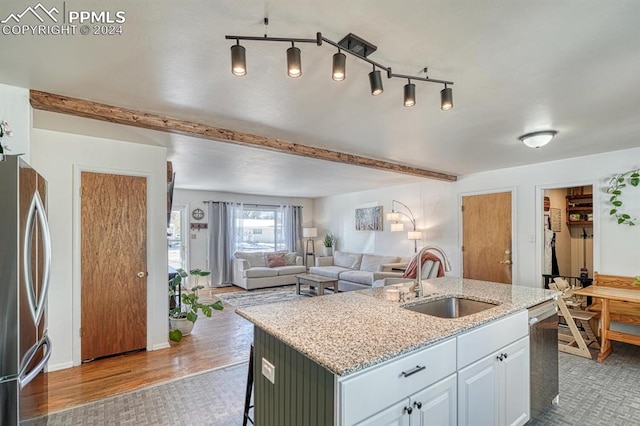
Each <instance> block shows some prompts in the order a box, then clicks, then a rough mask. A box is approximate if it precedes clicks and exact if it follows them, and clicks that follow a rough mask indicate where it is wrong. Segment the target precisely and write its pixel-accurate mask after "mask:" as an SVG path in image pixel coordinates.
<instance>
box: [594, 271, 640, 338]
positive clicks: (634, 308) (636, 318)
mask: <svg viewBox="0 0 640 426" xmlns="http://www.w3.org/2000/svg"><path fill="white" fill-rule="evenodd" d="M635 281H636V279H635V278H634V277H623V276H619V275H604V274H599V273H597V272H595V273H594V274H593V285H594V286H603V287H613V288H622V289H625V290H636V291H640V286H636V285H633V283H634V282H635ZM587 311H591V312H596V316H594V317H593V318H592V319H591V320H589V322H590V324H591V326H592V328H593V329H594V330H597V329H598V327H597V326H598V320H599V319H600V313H601V312H602V301H601V300H600V299H595V298H594V299H593V303H592V304H591V305H589V306H588V307H587ZM609 318H610V319H611V321H614V322H620V323H626V324H635V325H638V326H640V305H638V304H637V303H629V302H625V301H618V300H612V301H611V302H609Z"/></svg>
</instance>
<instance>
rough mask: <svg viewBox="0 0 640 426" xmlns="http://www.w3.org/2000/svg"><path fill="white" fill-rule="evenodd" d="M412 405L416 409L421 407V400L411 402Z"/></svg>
mask: <svg viewBox="0 0 640 426" xmlns="http://www.w3.org/2000/svg"><path fill="white" fill-rule="evenodd" d="M413 406H414V407H416V408H417V409H418V410H419V409H421V408H422V402H420V401H415V402H414V403H413Z"/></svg>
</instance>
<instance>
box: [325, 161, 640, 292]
mask: <svg viewBox="0 0 640 426" xmlns="http://www.w3.org/2000/svg"><path fill="white" fill-rule="evenodd" d="M638 167H640V148H634V149H629V150H624V151H617V152H611V153H605V154H599V155H592V156H585V157H578V158H573V159H569V160H559V161H553V162H548V163H542V164H536V165H531V166H523V167H515V168H510V169H502V170H494V171H490V172H485V173H476V174H472V175H467V176H462V177H460V179H459V180H458V181H457V182H455V183H443V182H437V181H429V180H425V181H424V182H422V183H419V184H412V185H404V186H398V187H392V188H383V189H380V190H376V191H365V192H359V193H353V194H347V195H340V196H334V197H326V198H322V199H317V200H315V210H314V220H315V224H316V226H318V228H322V231H331V232H333V233H335V234H336V235H337V237H338V248H339V249H340V250H347V251H364V252H375V253H380V254H402V253H405V254H406V253H410V252H411V251H412V250H411V249H412V246H411V244H412V243H411V242H410V241H408V240H406V234H404V233H391V232H388V231H384V232H356V231H354V230H353V210H354V208H356V207H360V206H365V205H370V204H371V205H375V204H382V205H383V206H384V210H385V212H386V211H390V208H391V200H392V199H396V200H398V201H401V202H403V203H405V204H407V205H408V206H409V207H410V208H411V209H412V210H413V213H414V215H415V216H416V219H417V222H418V228H419V229H420V230H423V231H425V230H426V235H424V237H423V241H422V242H420V244H419V245H424V244H427V243H434V244H438V245H440V246H442V247H443V248H444V249H445V251H446V252H447V253H448V254H449V257H450V260H451V262H452V264H453V265H452V266H453V270H452V272H451V273H450V274H449V275H452V276H460V275H461V273H460V252H459V246H460V242H459V240H460V229H459V228H460V226H459V224H460V213H459V202H460V201H459V200H460V197H461V196H462V195H468V194H472V193H482V192H498V191H505V190H513V191H514V206H515V223H514V229H515V232H514V236H513V237H514V240H513V248H514V262H515V264H514V271H513V272H514V273H513V282H514V284H520V285H526V286H532V287H537V286H540V285H541V279H540V278H539V277H540V276H541V274H542V272H541V271H542V263H541V262H542V234H541V231H542V211H543V208H542V191H543V189H545V188H551V187H559V186H563V187H571V186H579V185H586V184H593V188H594V233H595V234H596V236H597V238H596V239H595V240H594V269H595V270H596V271H598V272H601V273H607V274H614V275H640V267H639V266H638V265H637V262H638V253H640V251H639V249H638V240H639V238H640V226H635V227H628V226H620V225H617V223H616V222H615V221H614V220H613V219H611V218H610V217H609V209H610V206H609V205H608V204H607V203H606V200H608V199H609V195H608V194H606V193H605V190H606V187H607V184H608V182H609V179H610V177H611V176H613V175H614V174H617V173H621V172H625V171H628V170H631V169H635V168H638ZM624 202H625V206H627V209H628V210H627V211H628V212H629V213H634V214H635V216H636V217H640V188H627V190H626V191H625V194H624ZM386 225H388V223H387V222H385V226H386ZM319 232H320V229H319Z"/></svg>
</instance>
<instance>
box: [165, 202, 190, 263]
mask: <svg viewBox="0 0 640 426" xmlns="http://www.w3.org/2000/svg"><path fill="white" fill-rule="evenodd" d="M187 211H188V209H187V206H186V205H174V206H173V207H172V209H171V217H170V220H169V227H168V228H167V250H168V259H169V271H171V269H172V268H173V270H176V269H184V270H188V269H189V268H188V264H189V261H188V254H189V253H188V244H187V237H188V235H189V228H188V223H187V219H188V215H187Z"/></svg>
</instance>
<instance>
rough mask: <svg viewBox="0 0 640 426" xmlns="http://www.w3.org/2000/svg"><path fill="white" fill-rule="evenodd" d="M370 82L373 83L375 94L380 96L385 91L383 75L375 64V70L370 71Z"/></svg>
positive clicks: (372, 87) (372, 90) (373, 93)
mask: <svg viewBox="0 0 640 426" xmlns="http://www.w3.org/2000/svg"><path fill="white" fill-rule="evenodd" d="M369 84H370V85H371V94H372V95H373V96H378V95H379V94H381V93H382V92H384V88H383V87H382V76H381V75H380V70H377V69H376V66H375V65H374V66H373V71H371V72H370V73H369Z"/></svg>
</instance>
